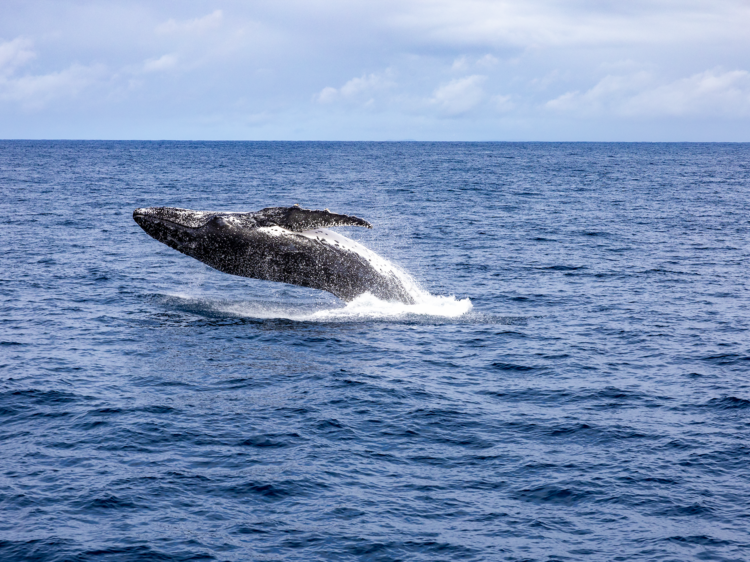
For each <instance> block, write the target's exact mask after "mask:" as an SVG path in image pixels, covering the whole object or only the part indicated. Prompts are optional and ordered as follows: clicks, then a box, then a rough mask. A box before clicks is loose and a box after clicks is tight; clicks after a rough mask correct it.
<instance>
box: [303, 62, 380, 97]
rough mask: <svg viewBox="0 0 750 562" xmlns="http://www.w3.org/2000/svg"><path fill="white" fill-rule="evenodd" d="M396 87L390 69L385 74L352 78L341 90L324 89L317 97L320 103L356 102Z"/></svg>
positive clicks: (329, 87)
mask: <svg viewBox="0 0 750 562" xmlns="http://www.w3.org/2000/svg"><path fill="white" fill-rule="evenodd" d="M393 86H395V82H394V81H393V72H392V71H391V70H390V69H388V70H386V71H385V72H383V73H379V74H378V73H373V74H363V75H362V76H360V77H358V78H352V79H351V80H349V81H348V82H346V83H345V84H344V85H343V86H341V88H339V89H336V88H333V87H331V86H328V87H326V88H323V89H322V90H321V91H320V92H319V93H318V95H317V96H315V97H316V99H317V101H318V102H320V103H332V102H335V101H338V100H355V99H360V100H361V99H363V98H368V100H367V101H368V102H370V101H371V100H372V96H373V95H374V94H375V93H377V92H379V91H383V90H386V89H388V88H391V87H393Z"/></svg>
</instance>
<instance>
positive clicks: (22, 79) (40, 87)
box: [0, 64, 106, 109]
mask: <svg viewBox="0 0 750 562" xmlns="http://www.w3.org/2000/svg"><path fill="white" fill-rule="evenodd" d="M105 70H106V69H105V67H104V66H103V65H96V66H82V65H78V64H74V65H72V66H70V67H68V68H66V69H65V70H61V71H59V72H51V73H48V74H41V75H25V76H18V77H10V78H2V79H0V100H2V101H13V102H20V103H21V105H22V106H23V107H24V108H25V109H41V108H42V107H44V106H45V105H47V104H48V103H49V102H51V101H52V100H54V99H58V98H66V97H67V98H70V97H75V96H77V95H78V94H79V93H80V92H81V91H82V90H84V89H86V88H88V87H89V86H92V85H93V84H95V83H96V82H98V81H100V80H101V79H102V78H104V76H105Z"/></svg>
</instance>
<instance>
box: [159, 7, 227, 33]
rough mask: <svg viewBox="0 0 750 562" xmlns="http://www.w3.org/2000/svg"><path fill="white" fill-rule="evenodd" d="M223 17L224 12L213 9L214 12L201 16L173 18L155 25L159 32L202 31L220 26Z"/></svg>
mask: <svg viewBox="0 0 750 562" xmlns="http://www.w3.org/2000/svg"><path fill="white" fill-rule="evenodd" d="M223 19H224V13H223V12H222V11H221V10H215V11H214V12H212V13H210V14H208V15H206V16H203V17H202V18H195V19H191V20H182V21H177V20H175V19H169V20H167V21H165V22H164V23H162V24H159V25H158V26H157V27H156V32H157V33H161V34H171V33H196V34H200V33H204V32H206V31H208V30H211V29H217V28H218V27H219V26H221V23H222V20H223Z"/></svg>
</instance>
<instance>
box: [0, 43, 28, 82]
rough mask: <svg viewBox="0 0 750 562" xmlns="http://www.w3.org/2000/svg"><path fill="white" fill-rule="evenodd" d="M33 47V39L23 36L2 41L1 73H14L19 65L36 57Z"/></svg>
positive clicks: (0, 45) (0, 53)
mask: <svg viewBox="0 0 750 562" xmlns="http://www.w3.org/2000/svg"><path fill="white" fill-rule="evenodd" d="M31 47H32V43H31V41H30V40H28V39H24V38H22V37H18V38H16V39H13V40H12V41H6V42H5V43H0V75H8V74H12V73H13V72H14V71H15V70H16V69H17V68H18V67H20V66H23V65H24V64H26V63H27V62H29V61H30V60H32V59H34V58H36V53H35V52H34V51H32V50H31Z"/></svg>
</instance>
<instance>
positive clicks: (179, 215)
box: [133, 207, 256, 269]
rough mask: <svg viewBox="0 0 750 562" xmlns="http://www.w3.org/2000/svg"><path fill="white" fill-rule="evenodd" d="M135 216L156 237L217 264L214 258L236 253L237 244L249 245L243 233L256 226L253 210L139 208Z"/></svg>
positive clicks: (202, 259)
mask: <svg viewBox="0 0 750 562" xmlns="http://www.w3.org/2000/svg"><path fill="white" fill-rule="evenodd" d="M133 220H135V222H136V223H138V225H139V226H140V227H141V228H142V229H143V230H145V231H146V232H147V233H148V234H149V236H151V237H152V238H154V239H156V240H158V241H159V242H162V243H163V244H166V245H167V246H169V247H170V248H173V249H175V250H177V251H179V252H182V253H183V254H187V255H188V256H191V257H193V258H196V259H198V260H200V261H202V262H204V263H208V264H209V265H212V266H213V267H216V265H214V264H213V263H212V262H213V261H214V259H212V258H215V257H222V256H226V255H232V254H236V253H237V250H238V248H237V245H238V244H239V245H245V244H243V238H245V237H244V236H243V234H244V233H245V232H247V231H248V229H251V228H253V227H255V226H256V224H255V221H254V220H253V218H252V213H220V212H207V211H191V210H189V209H178V208H174V207H148V208H140V209H136V210H135V211H133ZM219 269H224V268H219Z"/></svg>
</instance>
